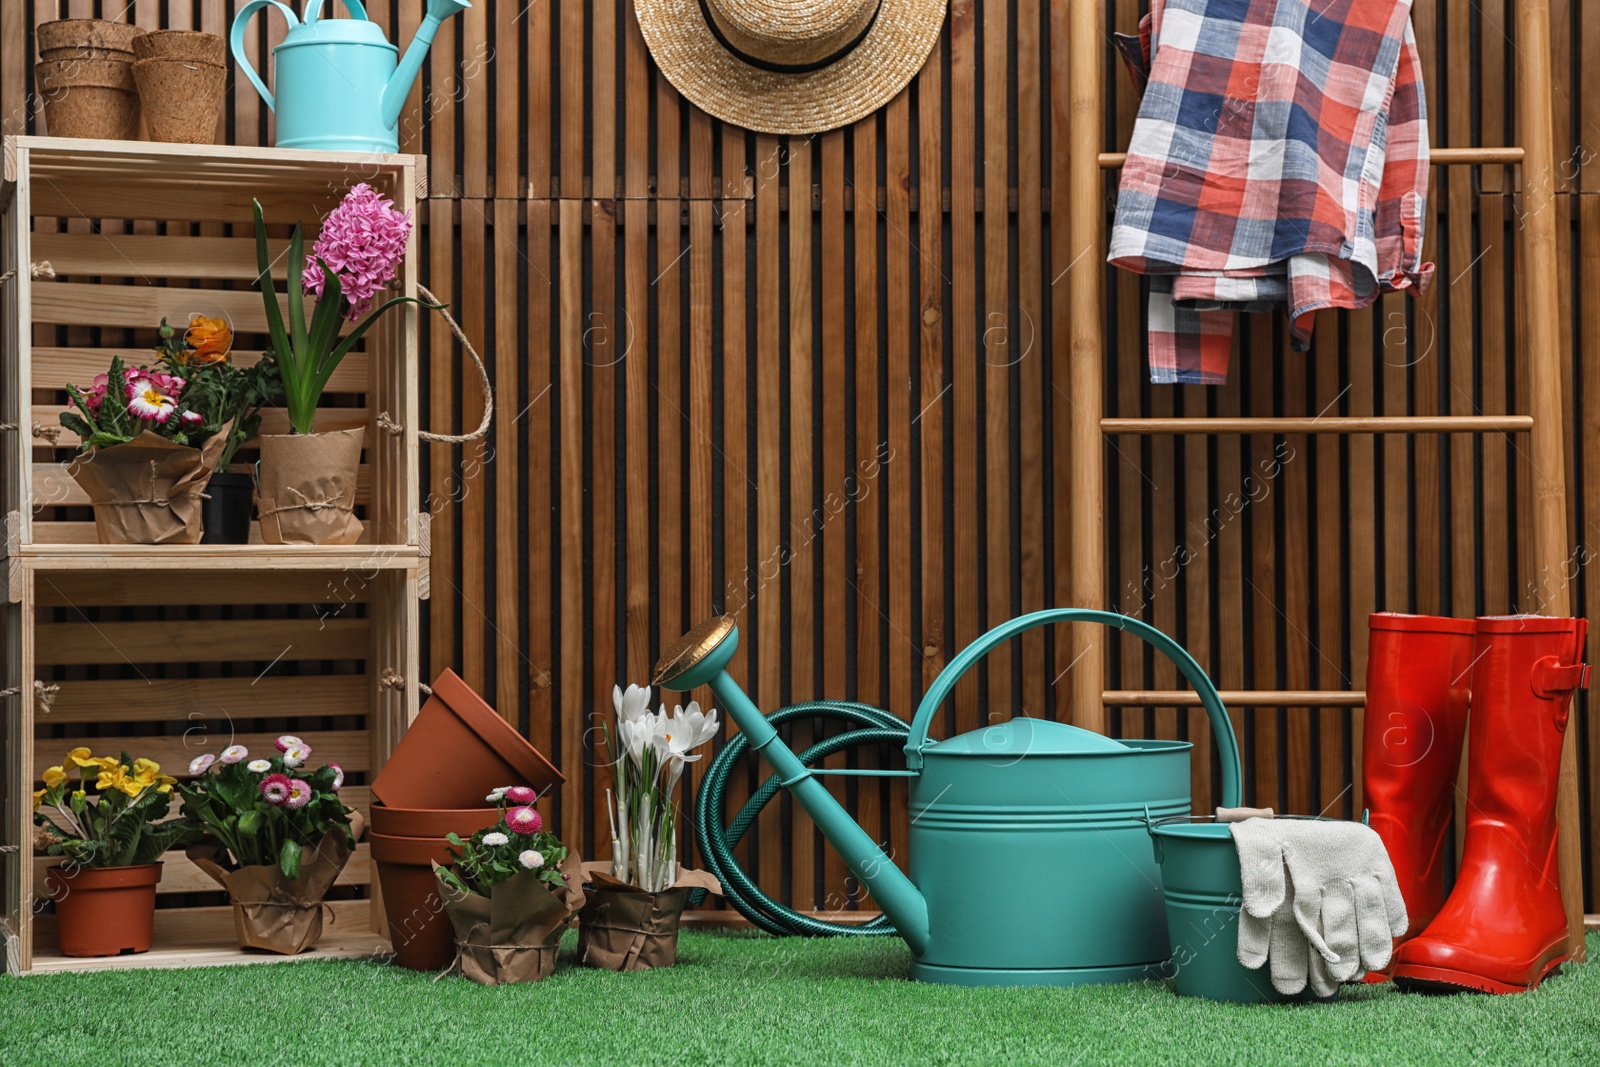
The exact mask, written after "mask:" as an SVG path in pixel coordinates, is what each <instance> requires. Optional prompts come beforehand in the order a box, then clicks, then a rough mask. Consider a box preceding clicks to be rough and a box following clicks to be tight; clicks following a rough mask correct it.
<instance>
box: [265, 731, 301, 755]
mask: <svg viewBox="0 0 1600 1067" xmlns="http://www.w3.org/2000/svg"><path fill="white" fill-rule="evenodd" d="M273 744H275V745H277V746H278V751H279V752H287V751H289V746H290V745H303V744H305V742H304V741H302V740H300V739H299V738H298V737H296V736H295V735H294V734H284V735H283V736H282V737H280V738H278V739H277V740H276V741H274V742H273Z"/></svg>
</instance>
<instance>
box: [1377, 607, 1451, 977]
mask: <svg viewBox="0 0 1600 1067" xmlns="http://www.w3.org/2000/svg"><path fill="white" fill-rule="evenodd" d="M1476 631H1477V623H1476V622H1474V621H1473V620H1471V619H1444V618H1438V617H1436V616H1432V615H1395V614H1391V613H1389V612H1380V613H1379V614H1376V615H1371V616H1368V619H1367V715H1366V721H1365V724H1364V726H1363V728H1362V735H1361V786H1362V790H1363V793H1364V796H1365V804H1366V806H1367V809H1368V810H1369V812H1370V813H1371V815H1370V824H1371V826H1372V828H1373V829H1374V830H1376V831H1377V832H1378V836H1379V837H1380V838H1382V839H1383V845H1384V848H1386V849H1388V851H1389V861H1390V862H1391V863H1393V864H1394V874H1395V880H1396V881H1398V882H1399V884H1400V895H1401V896H1402V897H1404V898H1405V902H1406V916H1407V918H1409V919H1410V924H1409V925H1408V926H1407V929H1406V935H1405V936H1404V937H1399V938H1396V939H1395V945H1396V946H1397V947H1398V946H1399V945H1400V944H1402V943H1403V942H1404V941H1405V940H1406V938H1408V937H1415V936H1416V935H1417V934H1420V933H1421V932H1422V931H1423V929H1424V928H1425V927H1426V926H1427V925H1428V923H1430V922H1432V921H1433V917H1434V916H1435V915H1437V914H1439V909H1440V908H1442V907H1444V848H1445V841H1446V840H1447V838H1448V836H1449V829H1450V812H1451V809H1452V807H1453V799H1454V797H1455V789H1454V784H1455V780H1456V773H1457V771H1458V770H1459V769H1460V766H1461V742H1462V740H1463V739H1464V738H1465V736H1466V731H1467V681H1468V677H1469V676H1470V674H1471V666H1472V638H1473V634H1474V633H1475V632H1476ZM1367 981H1369V982H1386V981H1388V974H1387V973H1386V972H1378V971H1374V972H1372V973H1370V974H1368V975H1367Z"/></svg>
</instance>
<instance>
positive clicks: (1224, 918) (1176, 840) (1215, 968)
mask: <svg viewBox="0 0 1600 1067" xmlns="http://www.w3.org/2000/svg"><path fill="white" fill-rule="evenodd" d="M1148 828H1149V832H1150V840H1151V844H1152V845H1153V846H1154V848H1155V853H1156V863H1158V864H1159V865H1160V867H1161V883H1162V893H1163V895H1164V896H1165V897H1166V904H1167V936H1168V938H1169V939H1170V940H1171V942H1172V963H1171V964H1170V967H1171V969H1170V970H1169V971H1168V972H1167V975H1166V976H1167V977H1170V978H1172V979H1174V981H1175V984H1176V985H1177V989H1178V994H1179V995H1180V996H1185V997H1205V998H1206V999H1207V1000H1226V1001H1232V1002H1235V1003H1238V1004H1276V1003H1284V1002H1288V1001H1302V1000H1315V999H1317V998H1316V996H1315V994H1313V993H1312V992H1311V987H1310V986H1309V985H1308V986H1307V987H1306V988H1305V990H1303V991H1302V992H1300V993H1296V994H1294V995H1285V994H1283V993H1280V992H1278V991H1277V990H1276V989H1274V988H1272V975H1271V973H1270V972H1269V968H1268V967H1262V968H1261V969H1260V970H1255V971H1252V970H1250V969H1249V968H1248V967H1246V966H1245V965H1244V964H1242V963H1240V962H1239V906H1240V904H1241V903H1242V902H1243V900H1244V883H1243V881H1242V880H1241V879H1240V877H1239V854H1238V852H1237V851H1236V850H1235V849H1234V847H1233V835H1232V834H1231V833H1229V831H1228V827H1227V825H1226V824H1224V823H1219V822H1216V821H1214V820H1213V819H1212V816H1209V815H1196V816H1188V815H1179V816H1175V817H1172V818H1167V819H1157V820H1155V821H1153V822H1150V823H1149V826H1148Z"/></svg>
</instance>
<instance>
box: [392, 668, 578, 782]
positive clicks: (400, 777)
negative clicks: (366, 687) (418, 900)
mask: <svg viewBox="0 0 1600 1067" xmlns="http://www.w3.org/2000/svg"><path fill="white" fill-rule="evenodd" d="M564 781H566V779H565V778H564V777H563V776H562V774H561V772H560V771H558V770H556V769H555V768H554V767H552V766H551V765H550V762H549V761H548V760H546V759H545V758H544V757H543V756H542V755H540V754H539V750H538V749H536V748H534V747H533V746H532V745H530V744H529V743H528V739H527V738H525V737H523V736H522V735H521V734H519V733H517V731H516V730H514V729H512V728H511V725H510V724H509V723H507V722H506V721H505V720H504V719H502V718H501V717H500V716H499V715H498V714H496V713H495V710H494V709H493V708H491V707H490V706H489V705H488V704H485V703H484V702H483V698H482V697H480V696H479V695H478V694H477V693H475V692H473V691H472V687H471V686H469V685H468V684H467V683H466V682H464V681H462V680H461V678H460V677H459V676H457V674H456V673H455V672H454V671H450V670H447V671H445V672H444V673H443V674H441V675H440V676H439V677H438V678H436V679H434V683H433V695H432V696H431V697H429V698H428V702H427V703H425V704H423V705H422V710H421V711H419V712H418V713H417V717H416V719H415V720H413V721H412V723H411V726H410V728H409V729H407V730H406V732H405V734H404V735H403V736H402V737H401V738H400V743H399V744H397V745H396V746H395V749H394V754H393V755H391V756H390V757H389V761H388V762H387V763H385V764H384V765H383V770H382V771H381V772H379V774H378V777H377V778H375V779H374V780H373V782H372V795H373V796H374V797H375V798H377V799H378V800H379V801H381V802H382V803H384V804H387V805H389V806H391V807H395V808H418V809H422V808H435V809H437V808H469V807H473V806H475V805H481V804H482V803H483V802H484V801H483V798H484V796H486V795H487V794H488V792H489V790H491V789H496V788H498V787H500V786H503V785H531V786H533V787H534V788H535V789H538V790H540V791H541V792H542V791H543V790H545V789H547V788H549V787H550V786H553V785H556V784H557V783H559V782H564Z"/></svg>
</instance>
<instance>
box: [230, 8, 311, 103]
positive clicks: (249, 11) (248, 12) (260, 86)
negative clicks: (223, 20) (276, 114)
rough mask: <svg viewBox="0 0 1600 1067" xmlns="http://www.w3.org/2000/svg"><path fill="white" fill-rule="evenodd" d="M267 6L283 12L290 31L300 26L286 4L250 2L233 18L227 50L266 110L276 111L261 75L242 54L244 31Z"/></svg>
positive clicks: (291, 9) (292, 10) (292, 11)
mask: <svg viewBox="0 0 1600 1067" xmlns="http://www.w3.org/2000/svg"><path fill="white" fill-rule="evenodd" d="M268 4H271V5H272V6H273V7H275V8H277V9H278V10H279V11H281V12H283V17H284V20H285V21H286V22H288V23H289V28H290V29H291V30H292V29H294V28H295V27H296V26H298V25H300V20H299V19H297V18H295V16H294V9H293V8H291V7H289V6H288V5H287V4H284V3H280V2H279V0H250V2H249V3H248V4H246V5H244V7H241V8H240V9H239V14H238V15H237V16H235V17H234V20H233V26H232V28H231V29H229V31H228V49H229V51H231V52H232V53H233V61H234V62H235V63H237V64H239V69H240V70H242V71H244V75H245V77H247V78H249V79H250V84H251V85H254V86H255V87H256V92H258V93H260V94H261V99H263V100H265V101H266V102H267V110H269V111H276V110H278V108H277V103H276V102H275V101H274V100H273V99H272V93H271V92H270V91H269V90H268V89H267V84H266V82H264V81H262V80H261V75H259V74H257V73H256V68H254V67H252V66H251V65H250V60H249V58H247V57H246V56H245V54H244V31H245V29H246V28H247V27H248V24H249V22H250V18H251V16H253V15H254V14H255V13H256V12H257V11H260V10H261V9H262V8H264V7H266V6H267V5H268Z"/></svg>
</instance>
